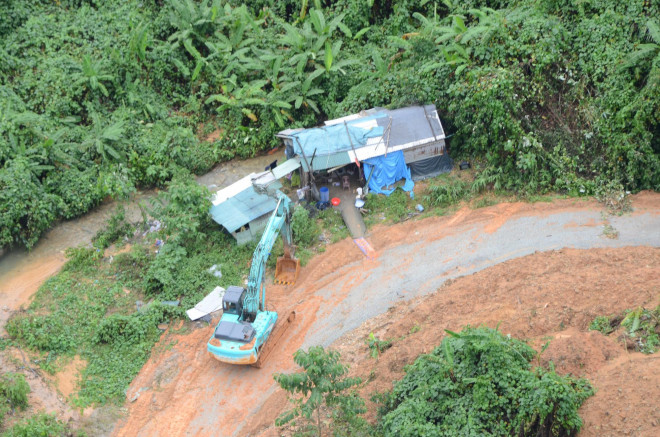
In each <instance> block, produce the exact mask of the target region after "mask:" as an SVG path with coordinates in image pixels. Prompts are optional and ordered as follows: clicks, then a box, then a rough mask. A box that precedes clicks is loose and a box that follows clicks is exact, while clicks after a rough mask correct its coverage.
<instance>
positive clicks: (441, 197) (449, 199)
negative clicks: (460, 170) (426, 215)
mask: <svg viewBox="0 0 660 437" xmlns="http://www.w3.org/2000/svg"><path fill="white" fill-rule="evenodd" d="M442 182H444V183H441V184H440V185H431V186H430V187H429V188H428V194H427V195H426V196H424V200H425V201H426V202H428V203H429V204H430V205H433V206H449V205H452V204H454V203H457V202H459V201H461V200H463V199H464V198H465V197H466V196H467V195H468V194H469V188H468V184H467V183H465V182H463V181H461V180H444V181H442Z"/></svg>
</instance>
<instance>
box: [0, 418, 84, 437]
mask: <svg viewBox="0 0 660 437" xmlns="http://www.w3.org/2000/svg"><path fill="white" fill-rule="evenodd" d="M77 435H81V434H79V433H77V432H74V431H72V430H71V429H69V427H68V426H67V425H66V424H65V423H63V422H61V421H59V420H57V418H56V417H55V415H54V414H46V413H39V414H36V415H34V416H31V417H29V418H27V419H25V420H23V421H21V422H19V423H17V424H16V425H14V426H12V427H11V428H9V429H8V430H7V431H5V432H4V433H3V434H2V437H73V436H77Z"/></svg>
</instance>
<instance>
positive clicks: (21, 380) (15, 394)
mask: <svg viewBox="0 0 660 437" xmlns="http://www.w3.org/2000/svg"><path fill="white" fill-rule="evenodd" d="M28 393H30V386H29V385H28V383H27V382H26V381H25V376H23V374H21V373H11V372H8V373H5V374H4V375H2V376H0V396H1V397H0V403H1V402H7V403H8V404H9V406H10V407H11V408H20V409H22V410H24V409H25V408H27V406H28V397H27V395H28Z"/></svg>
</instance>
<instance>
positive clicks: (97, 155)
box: [79, 114, 126, 164]
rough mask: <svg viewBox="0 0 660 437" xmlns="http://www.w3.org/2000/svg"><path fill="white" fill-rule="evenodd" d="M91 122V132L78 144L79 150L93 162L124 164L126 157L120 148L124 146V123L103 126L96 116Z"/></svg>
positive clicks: (93, 116) (95, 115)
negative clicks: (97, 160)
mask: <svg viewBox="0 0 660 437" xmlns="http://www.w3.org/2000/svg"><path fill="white" fill-rule="evenodd" d="M92 120H93V123H92V126H91V130H90V132H89V135H88V136H87V138H85V140H84V141H83V142H82V143H80V145H79V148H80V150H81V151H82V152H83V153H85V154H88V155H89V156H90V157H91V158H92V159H93V160H96V159H99V160H100V161H101V163H103V164H113V163H122V162H124V161H125V160H126V155H125V153H124V151H123V150H122V148H123V147H124V146H125V144H126V140H125V138H124V133H125V131H126V129H125V127H124V126H125V123H124V122H123V121H118V122H115V123H112V124H108V125H104V124H103V123H102V122H101V119H100V117H99V116H98V115H97V114H93V115H92Z"/></svg>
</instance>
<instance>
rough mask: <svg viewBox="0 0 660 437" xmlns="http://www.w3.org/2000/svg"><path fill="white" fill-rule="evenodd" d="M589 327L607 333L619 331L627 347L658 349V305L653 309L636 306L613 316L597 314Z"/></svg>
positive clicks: (648, 352)
mask: <svg viewBox="0 0 660 437" xmlns="http://www.w3.org/2000/svg"><path fill="white" fill-rule="evenodd" d="M589 329H591V330H594V331H600V332H602V333H603V334H604V335H609V334H612V333H614V332H619V331H620V336H619V339H620V340H622V341H624V342H625V343H626V346H627V347H628V348H629V349H633V350H635V351H638V352H642V353H645V354H653V353H656V352H657V351H658V349H660V333H659V332H658V331H660V305H658V306H657V307H656V308H655V309H646V308H643V307H638V308H635V309H631V310H626V311H624V312H623V313H622V314H619V315H614V316H598V317H596V318H595V319H594V320H593V321H592V322H591V324H590V325H589Z"/></svg>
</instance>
